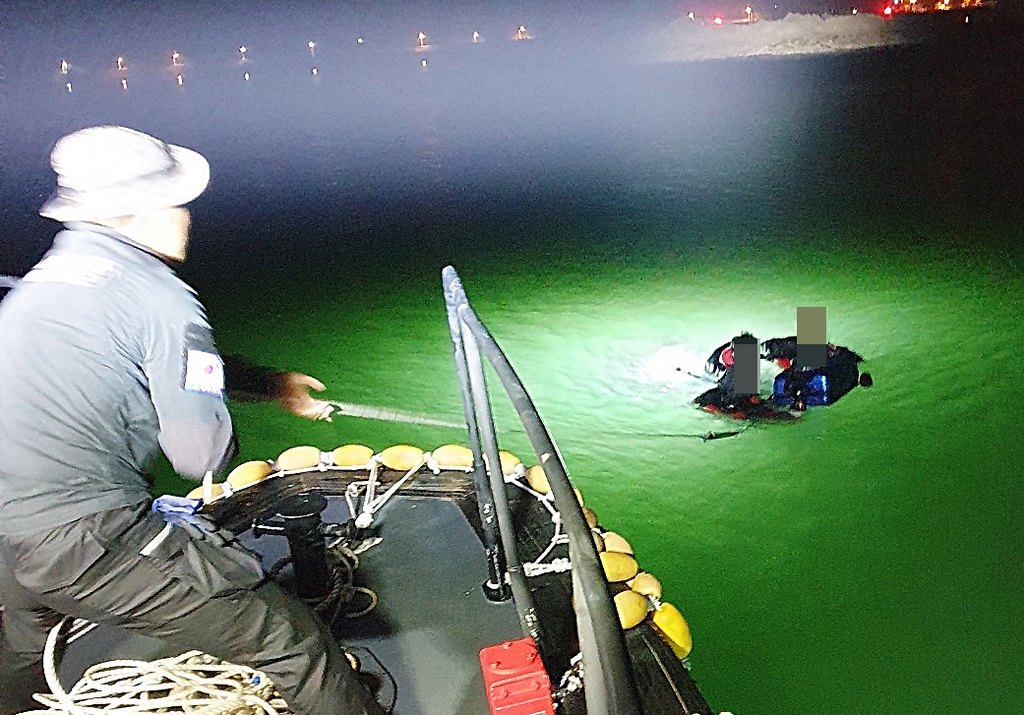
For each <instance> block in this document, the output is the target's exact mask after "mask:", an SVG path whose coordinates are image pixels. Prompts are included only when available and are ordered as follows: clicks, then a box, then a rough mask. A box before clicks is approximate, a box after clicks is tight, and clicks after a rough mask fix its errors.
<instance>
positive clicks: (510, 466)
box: [498, 450, 520, 477]
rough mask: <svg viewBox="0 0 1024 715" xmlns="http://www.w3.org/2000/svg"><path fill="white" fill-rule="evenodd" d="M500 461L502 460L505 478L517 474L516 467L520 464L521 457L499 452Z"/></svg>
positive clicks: (502, 470)
mask: <svg viewBox="0 0 1024 715" xmlns="http://www.w3.org/2000/svg"><path fill="white" fill-rule="evenodd" d="M498 459H499V460H501V473H502V475H503V476H506V477H507V476H508V475H510V474H515V472H516V467H517V466H518V465H519V464H520V462H519V457H517V456H516V455H514V454H512V453H511V452H506V451H505V450H500V451H499V452H498Z"/></svg>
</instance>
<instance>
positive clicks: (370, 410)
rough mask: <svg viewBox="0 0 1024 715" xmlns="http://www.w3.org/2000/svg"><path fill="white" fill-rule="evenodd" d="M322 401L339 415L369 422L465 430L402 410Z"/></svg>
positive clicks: (464, 427) (461, 426)
mask: <svg viewBox="0 0 1024 715" xmlns="http://www.w3.org/2000/svg"><path fill="white" fill-rule="evenodd" d="M324 401H325V402H326V403H327V404H329V405H331V406H332V407H334V409H336V410H337V411H338V413H339V414H342V415H345V416H346V417H363V418H366V419H370V420H383V421H384V422H408V423H411V424H415V425H430V426H433V427H454V428H457V429H466V425H465V423H463V422H450V421H448V420H442V419H438V418H437V417H430V416H428V415H418V414H416V413H414V412H403V411H402V410H392V409H388V408H383V407H371V406H369V405H353V404H351V403H348V402H334V401H333V400H324Z"/></svg>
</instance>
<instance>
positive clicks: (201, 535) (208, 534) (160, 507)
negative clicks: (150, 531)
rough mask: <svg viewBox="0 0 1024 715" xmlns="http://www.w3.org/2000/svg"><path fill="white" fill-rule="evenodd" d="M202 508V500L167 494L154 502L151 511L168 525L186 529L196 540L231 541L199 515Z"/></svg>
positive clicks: (208, 520) (209, 521)
mask: <svg viewBox="0 0 1024 715" xmlns="http://www.w3.org/2000/svg"><path fill="white" fill-rule="evenodd" d="M202 507H203V500H202V499H188V498H186V497H175V496H171V495H170V494H165V495H164V496H162V497H157V498H156V499H154V500H153V506H152V507H151V510H152V512H153V513H154V514H159V515H160V516H162V517H163V519H164V521H166V522H167V523H168V524H171V525H172V526H177V527H180V528H182V529H184V530H185V531H187V532H189V533H190V534H191V535H192V536H193V537H195V538H198V539H201V540H206V541H214V542H217V543H226V542H227V541H228V540H229V539H227V537H226V536H225V535H224V534H221V533H219V530H218V528H217V525H216V524H214V523H213V522H212V521H211V520H210V519H208V518H206V517H205V516H203V515H202V514H200V513H199V510H200V509H201V508H202Z"/></svg>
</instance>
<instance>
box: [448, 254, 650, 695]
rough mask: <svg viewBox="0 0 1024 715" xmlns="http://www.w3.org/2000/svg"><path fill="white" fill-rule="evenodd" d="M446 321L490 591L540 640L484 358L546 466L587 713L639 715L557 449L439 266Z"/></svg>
mask: <svg viewBox="0 0 1024 715" xmlns="http://www.w3.org/2000/svg"><path fill="white" fill-rule="evenodd" d="M441 276H442V281H443V284H444V295H445V304H446V307H447V312H448V327H449V329H450V331H451V336H452V343H453V348H454V352H455V366H456V371H457V373H458V377H459V387H460V391H461V394H462V402H463V409H464V411H465V414H466V425H467V428H468V431H469V443H470V449H471V450H472V452H473V464H474V473H473V480H474V486H475V488H476V491H477V497H478V508H479V510H480V519H481V523H482V525H483V542H484V547H485V549H486V551H487V556H488V558H487V561H488V578H489V581H488V584H487V585H486V589H487V590H488V595H489V596H490V597H492V598H507V597H508V596H509V591H510V592H511V596H512V598H513V599H514V601H515V604H516V610H517V612H518V614H519V620H520V623H521V625H522V627H523V633H524V635H527V636H530V637H532V638H533V639H534V641H536V642H537V643H541V642H542V637H541V636H542V634H541V632H540V622H539V620H538V618H537V614H536V609H535V606H534V603H533V598H532V595H531V592H530V589H529V587H528V585H527V583H526V575H525V573H524V572H523V568H522V564H521V562H520V560H519V556H518V554H517V550H516V542H515V538H514V533H513V529H514V526H513V523H512V515H511V512H510V509H509V505H508V501H507V496H506V491H505V479H504V475H503V473H502V468H501V459H500V456H499V452H498V439H497V434H496V431H495V426H494V420H493V416H492V412H491V403H490V398H489V396H488V392H487V384H486V380H485V374H484V367H483V359H486V360H487V362H488V363H489V364H490V366H491V368H492V369H493V371H494V373H495V374H496V375H497V376H498V379H499V380H500V381H501V384H502V386H503V387H504V390H505V393H506V394H507V395H508V397H509V399H510V400H511V403H512V406H513V407H514V408H515V411H516V413H517V414H518V415H519V419H520V421H521V422H522V425H523V428H524V429H525V431H526V434H527V436H528V438H529V439H530V443H531V445H532V446H533V449H534V451H535V452H536V455H537V459H538V463H539V464H540V465H541V467H542V468H543V470H544V475H545V477H547V480H548V483H549V485H550V487H551V493H552V495H553V497H554V502H555V508H556V509H557V510H558V512H559V514H560V517H561V522H562V526H563V528H564V530H565V533H566V534H567V536H568V539H569V558H570V562H571V564H572V593H573V603H574V609H575V613H576V627H577V633H578V637H579V643H580V653H581V656H582V665H583V673H584V679H585V687H584V693H585V697H586V706H587V713H588V715H613V714H614V715H640V712H641V711H640V705H639V696H638V693H637V688H636V683H635V682H634V679H633V671H632V668H631V666H630V662H629V655H628V653H627V650H626V642H625V638H624V636H623V633H622V629H621V627H620V623H619V618H618V614H617V612H616V610H615V605H614V602H613V601H612V597H611V594H610V593H609V589H608V585H607V581H606V579H605V574H604V569H603V567H602V565H601V561H600V558H599V557H598V554H597V548H596V546H595V545H594V539H593V537H592V535H591V531H590V527H589V526H588V525H587V522H586V518H585V517H584V515H583V510H582V507H581V505H580V503H579V500H578V499H577V497H576V493H575V492H574V490H573V487H572V484H571V482H570V481H569V475H568V473H567V471H566V468H565V464H564V462H563V461H562V457H561V455H560V454H559V452H558V448H557V447H556V446H555V443H554V441H553V440H552V439H551V435H550V433H549V432H548V430H547V427H546V426H545V425H544V422H543V421H542V420H541V418H540V416H539V415H538V413H537V408H536V407H535V405H534V404H533V400H532V399H531V398H530V396H529V394H528V393H527V392H526V388H525V387H524V386H523V383H522V381H521V380H520V379H519V377H518V375H516V372H515V370H514V369H513V368H512V365H511V363H509V361H508V358H507V357H506V356H505V353H504V352H503V351H502V349H501V347H500V346H499V345H498V343H497V341H496V340H495V339H494V337H493V336H492V335H491V334H490V332H489V331H488V330H487V327H486V326H485V325H484V324H483V322H482V321H481V320H480V318H479V317H478V316H477V315H476V313H475V312H474V311H473V308H472V307H471V306H470V304H469V299H468V298H467V297H466V293H465V290H464V289H463V286H462V280H461V279H460V278H459V276H458V274H457V273H456V272H455V269H454V268H453V267H451V266H447V267H446V268H445V269H444V270H443V271H442V274H441Z"/></svg>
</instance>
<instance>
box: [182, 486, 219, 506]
mask: <svg viewBox="0 0 1024 715" xmlns="http://www.w3.org/2000/svg"><path fill="white" fill-rule="evenodd" d="M185 496H186V497H188V498H189V499H202V498H203V486H202V485H201V484H200V485H199V486H198V487H196V488H195V489H193V490H192V491H190V492H189V493H188V494H186V495H185ZM225 496H227V492H225V491H224V485H223V484H221V483H220V482H218V483H217V484H214V485H213V486H212V487H211V488H210V498H209V499H208V500H206V502H205V503H207V504H209V503H211V502H215V501H217V500H218V499H220V498H222V497H225Z"/></svg>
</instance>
